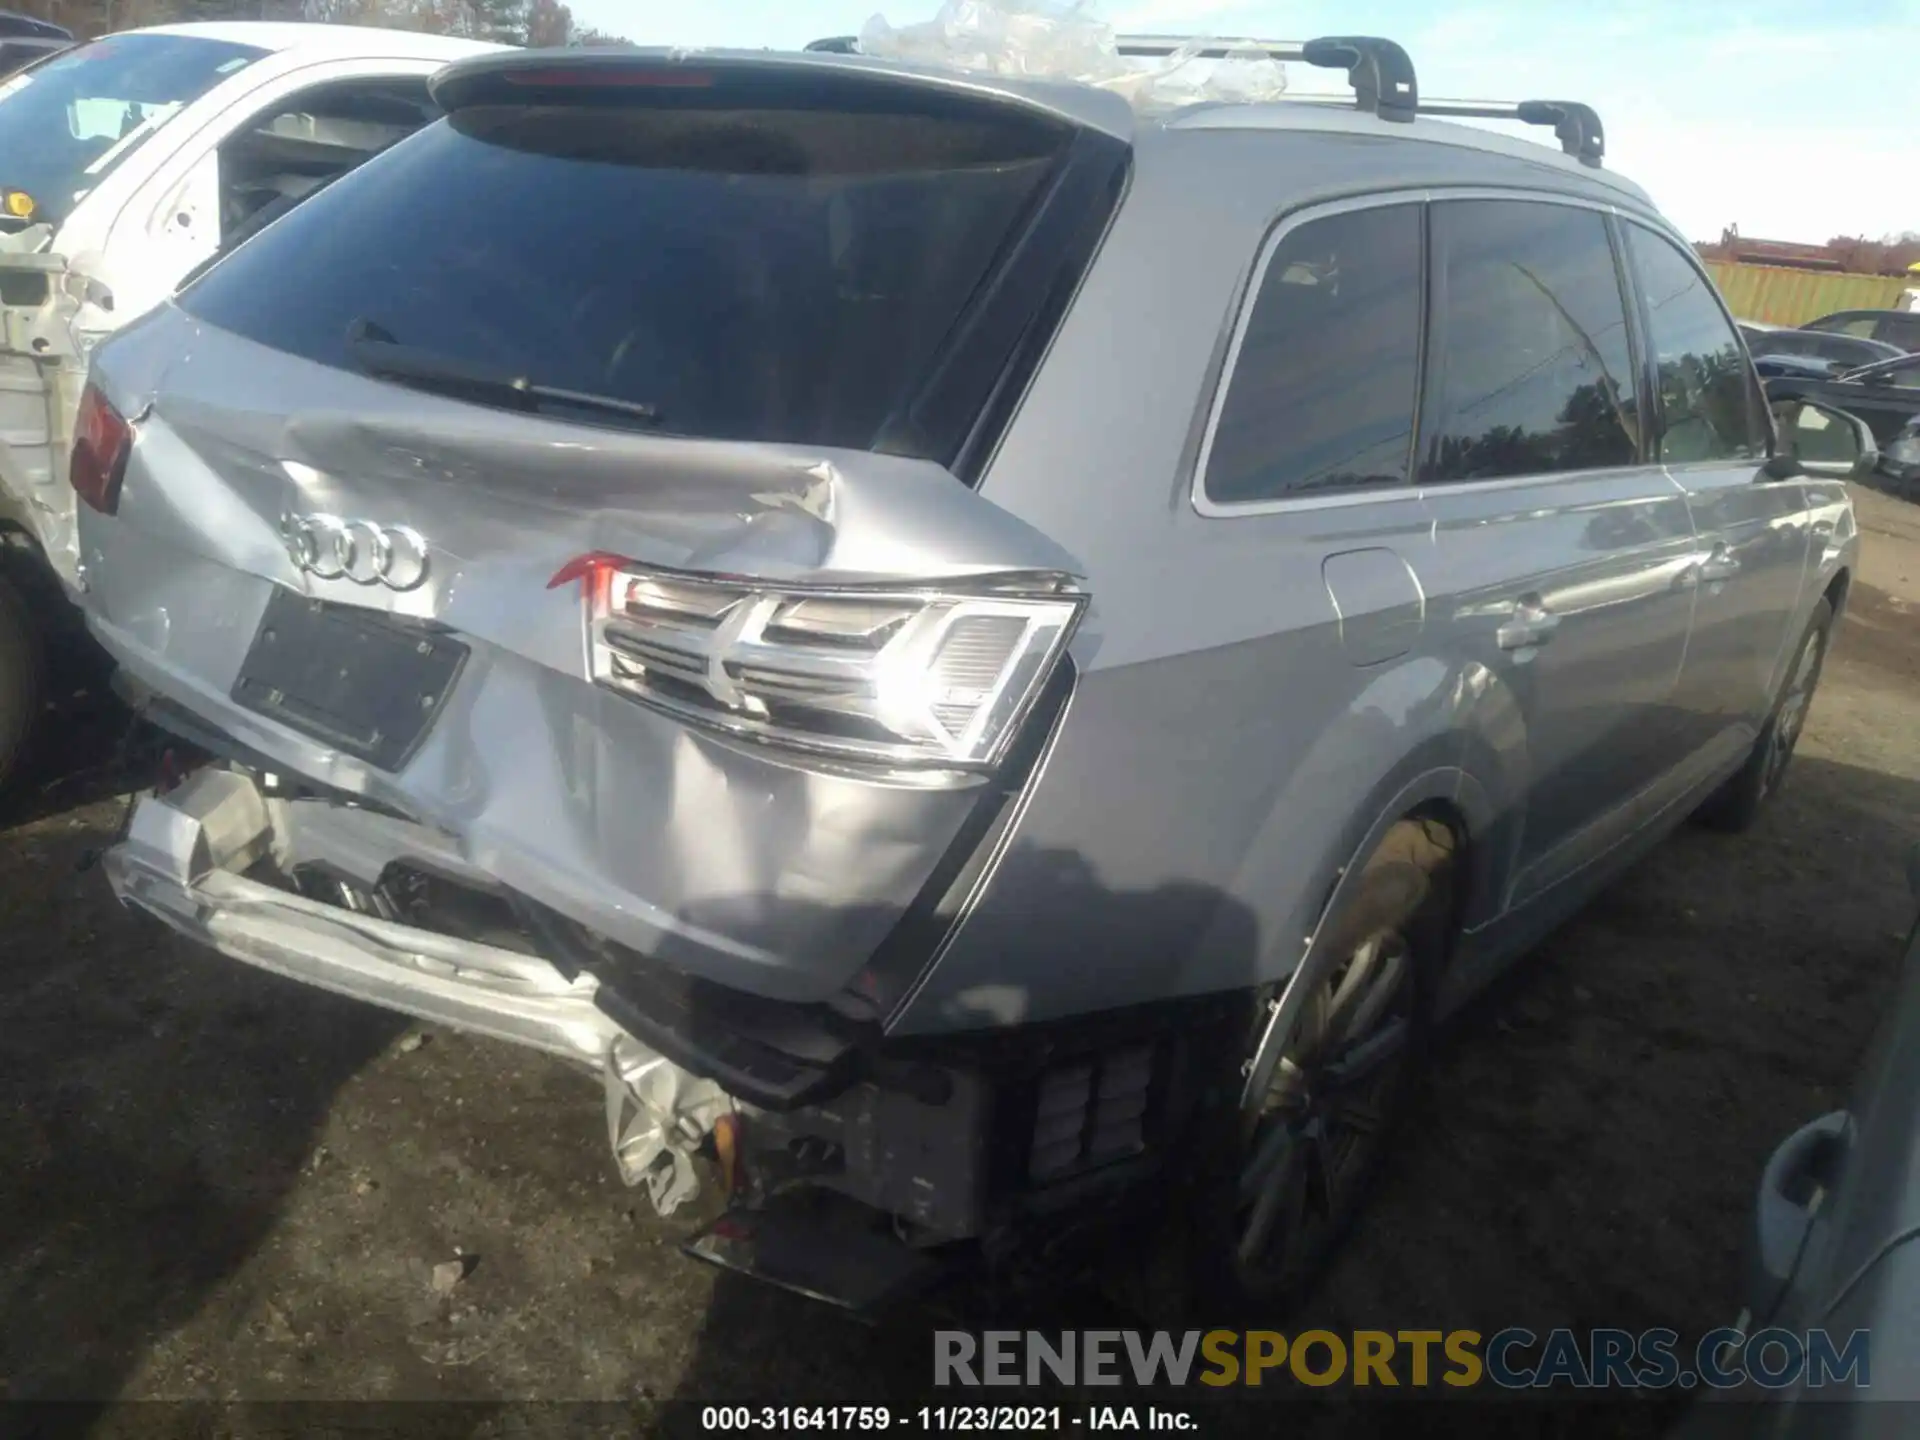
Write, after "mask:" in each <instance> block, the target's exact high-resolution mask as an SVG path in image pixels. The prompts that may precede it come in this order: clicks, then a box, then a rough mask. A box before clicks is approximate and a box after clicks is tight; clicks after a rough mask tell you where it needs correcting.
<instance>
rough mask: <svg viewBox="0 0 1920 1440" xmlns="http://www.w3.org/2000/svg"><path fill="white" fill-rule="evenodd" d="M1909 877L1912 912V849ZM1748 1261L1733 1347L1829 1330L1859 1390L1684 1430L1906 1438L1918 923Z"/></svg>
mask: <svg viewBox="0 0 1920 1440" xmlns="http://www.w3.org/2000/svg"><path fill="white" fill-rule="evenodd" d="M1908 874H1909V877H1910V881H1911V884H1912V888H1913V895H1914V899H1915V901H1916V902H1920V848H1916V849H1915V850H1914V852H1913V854H1912V855H1911V857H1910V858H1909V863H1908ZM1747 1262H1748V1263H1747V1274H1748V1278H1747V1291H1746V1295H1745V1296H1744V1297H1743V1299H1744V1301H1745V1305H1744V1308H1743V1309H1742V1310H1741V1312H1740V1315H1739V1318H1738V1319H1737V1320H1736V1321H1735V1322H1734V1325H1733V1329H1734V1330H1735V1331H1737V1332H1738V1333H1739V1334H1740V1336H1742V1337H1743V1338H1745V1337H1752V1336H1756V1335H1758V1334H1760V1332H1762V1331H1764V1330H1768V1329H1773V1328H1777V1329H1780V1330H1783V1331H1789V1332H1793V1333H1794V1334H1797V1335H1800V1336H1805V1335H1806V1334H1807V1333H1808V1332H1809V1331H1825V1332H1826V1334H1827V1336H1828V1337H1830V1341H1831V1344H1832V1348H1833V1350H1834V1351H1835V1352H1837V1353H1841V1354H1843V1355H1845V1352H1846V1348H1847V1347H1848V1346H1850V1345H1852V1346H1853V1347H1854V1353H1853V1354H1852V1355H1846V1356H1845V1358H1847V1359H1853V1358H1855V1357H1856V1356H1857V1357H1858V1358H1859V1359H1860V1362H1861V1368H1860V1371H1859V1372H1858V1373H1856V1374H1854V1376H1853V1379H1854V1381H1855V1383H1854V1384H1827V1385H1824V1386H1821V1387H1819V1388H1811V1387H1809V1386H1807V1385H1806V1384H1805V1383H1804V1382H1802V1383H1797V1384H1795V1385H1794V1386H1793V1387H1792V1388H1790V1389H1786V1390H1780V1391H1763V1390H1760V1389H1759V1388H1758V1387H1753V1388H1748V1389H1741V1390H1732V1391H1728V1392H1726V1393H1725V1394H1724V1395H1721V1396H1715V1397H1714V1400H1716V1401H1733V1402H1735V1403H1734V1404H1732V1405H1728V1404H1724V1403H1711V1402H1709V1403H1707V1404H1704V1405H1702V1406H1700V1407H1697V1408H1696V1410H1695V1412H1694V1413H1693V1414H1692V1415H1691V1416H1690V1417H1689V1424H1688V1425H1687V1426H1686V1427H1684V1433H1685V1435H1686V1436H1687V1437H1688V1440H1707V1437H1726V1440H1734V1437H1737V1436H1752V1437H1761V1436H1764V1437H1768V1440H1828V1437H1833V1440H1867V1437H1880V1436H1884V1437H1887V1440H1893V1437H1898V1436H1907V1435H1911V1434H1913V1433H1914V1427H1913V1413H1914V1410H1915V1407H1916V1406H1920V918H1917V919H1916V922H1915V925H1914V929H1913V931H1912V933H1911V934H1910V935H1909V937H1908V939H1907V943H1906V947H1905V953H1904V959H1903V962H1902V966H1901V977H1900V981H1899V984H1898V986H1897V988H1896V990H1895V992H1894V996H1893V1002H1892V1005H1891V1007H1890V1008H1889V1009H1888V1010H1887V1012H1886V1015H1885V1018H1884V1019H1883V1020H1882V1021H1881V1024H1880V1027H1879V1030H1878V1032H1877V1034H1876V1036H1875V1038H1874V1040H1873V1043H1872V1045H1871V1046H1870V1047H1869V1049H1868V1051H1867V1054H1866V1057H1865V1059H1864V1062H1863V1063H1862V1065H1861V1067H1860V1071H1859V1078H1858V1080H1857V1081H1856V1083H1855V1085H1854V1091H1853V1094H1852V1096H1851V1097H1850V1098H1849V1099H1848V1101H1847V1103H1846V1105H1845V1106H1844V1107H1843V1108H1841V1109H1838V1110H1835V1111H1833V1112H1831V1113H1830V1114H1826V1115H1822V1116H1821V1117H1820V1118H1819V1119H1817V1120H1811V1121H1809V1122H1808V1123H1807V1124H1805V1125H1803V1126H1801V1127H1800V1128H1799V1129H1798V1130H1796V1131H1794V1133H1793V1134H1792V1135H1790V1136H1788V1137H1787V1138H1786V1139H1785V1140H1784V1141H1782V1142H1781V1144H1780V1146H1779V1148H1778V1149H1776V1150H1775V1151H1774V1152H1773V1155H1772V1156H1771V1157H1770V1158H1769V1159H1768V1161H1767V1165H1766V1169H1765V1172H1764V1173H1763V1174H1762V1176H1761V1178H1760V1190H1759V1196H1758V1200H1757V1202H1756V1204H1755V1206H1754V1212H1753V1217H1752V1229H1751V1231H1750V1233H1749V1236H1748V1242H1747ZM1860 1337H1864V1338H1860ZM1733 1343H1735V1344H1738V1343H1740V1342H1738V1341H1736V1342H1733ZM1814 1373H1816V1374H1818V1373H1821V1372H1820V1371H1819V1370H1818V1369H1816V1370H1815V1372H1814ZM1861 1381H1864V1382H1865V1384H1864V1386H1861V1385H1860V1384H1859V1383H1858V1382H1861ZM1756 1402H1764V1403H1756ZM1846 1402H1851V1403H1846Z"/></svg>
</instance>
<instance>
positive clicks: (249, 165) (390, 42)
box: [0, 23, 500, 780]
mask: <svg viewBox="0 0 1920 1440" xmlns="http://www.w3.org/2000/svg"><path fill="white" fill-rule="evenodd" d="M498 48H500V47H498V46H494V45H487V44H483V43H481V42H478V41H472V40H458V39H451V38H448V37H446V36H436V35H417V34H410V33H406V32H401V31H389V30H373V29H365V28H360V27H355V26H346V25H293V24H287V25H280V24H247V23H234V24H218V25H173V26H162V27H158V28H155V29H150V30H134V31H128V32H125V33H123V34H118V35H110V36H107V37H105V38H104V39H100V40H96V41H94V42H93V43H92V44H89V45H84V46H81V47H79V48H77V49H75V50H72V51H70V52H69V53H67V54H64V55H61V56H59V57H57V58H55V59H52V60H49V61H46V62H44V63H42V64H39V65H36V66H33V67H31V68H30V69H28V70H26V71H24V72H23V73H21V74H19V75H16V76H14V77H12V78H10V79H7V80H3V81H0V559H5V560H8V561H17V560H19V559H21V558H22V557H23V556H25V557H26V558H28V559H32V558H35V557H38V558H43V559H44V560H45V562H46V563H47V564H48V565H49V566H51V568H52V570H53V572H54V573H55V574H56V575H58V577H59V578H60V580H61V581H62V582H64V584H65V586H66V587H67V589H68V590H69V591H74V590H77V589H78V588H80V587H81V586H83V585H84V583H85V579H84V576H83V575H82V574H81V572H80V569H79V565H78V553H77V551H76V549H75V544H74V525H73V506H74V496H73V491H72V490H71V489H70V488H69V487H68V485H67V477H66V457H67V455H68V453H69V451H70V450H71V449H72V438H73V429H74V425H75V423H76V415H77V411H78V407H79V401H80V391H81V387H82V383H83V381H84V379H85V376H86V367H87V357H88V355H89V353H90V352H91V351H92V349H93V347H94V345H95V344H96V343H98V341H99V340H100V339H101V338H102V337H103V336H105V335H106V334H108V333H110V332H111V331H113V330H115V329H117V328H118V327H120V326H121V325H124V324H126V323H127V322H128V321H129V320H131V319H133V318H135V317H137V316H139V315H140V314H142V313H144V312H145V311H147V310H149V309H151V308H152V307H153V306H154V305H155V304H157V303H159V302H160V301H161V300H163V299H165V298H166V297H167V296H168V295H169V294H171V293H172V292H173V290H174V289H175V287H176V286H177V285H178V284H179V283H180V281H181V280H182V279H183V278H184V277H185V276H186V275H187V274H188V273H189V272H191V271H192V270H194V269H195V268H196V267H197V266H200V265H201V264H202V263H204V262H206V261H207V260H209V259H211V258H212V257H213V256H214V255H215V254H217V253H218V252H220V251H221V250H222V249H223V248H225V247H228V246H231V245H232V244H233V243H234V242H235V241H237V240H238V239H241V238H244V236H245V235H247V234H248V233H250V232H251V231H253V230H255V229H258V228H260V226H261V225H262V224H264V223H266V222H267V221H269V220H271V219H272V218H274V217H275V216H277V215H278V214H279V213H281V212H282V211H283V210H285V209H286V208H288V207H289V206H291V205H292V204H294V203H297V202H298V201H299V200H300V199H301V198H302V197H304V196H305V195H307V194H309V193H311V192H312V191H313V190H314V189H315V188H317V187H318V186H321V185H324V184H325V183H327V181H329V180H331V179H332V178H334V177H335V176H337V175H340V174H343V173H345V172H346V171H348V170H350V169H352V168H353V167H354V166H355V165H357V164H359V163H360V162H361V161H362V160H365V159H366V158H367V157H368V156H370V155H373V154H376V153H378V152H379V151H381V150H384V149H385V148H386V147H387V146H389V145H391V144H393V143H394V142H395V141H398V140H400V139H403V138H404V137H405V136H407V135H409V134H411V133H412V132H413V131H415V130H417V129H419V128H420V127H421V126H422V125H424V124H426V123H427V122H429V121H430V120H432V119H434V118H436V117H437V116H438V114H439V111H438V109H437V107H436V106H435V105H434V103H433V101H432V99H431V98H430V96H429V95H428V93H427V80H428V78H429V77H430V76H431V75H433V74H434V73H435V72H436V71H437V70H439V69H440V68H441V67H442V66H444V65H446V64H447V63H448V62H449V61H453V60H457V59H461V58H463V57H465V56H470V55H476V54H480V53H482V52H485V51H488V50H495V49H498ZM287 279H288V282H289V283H290V284H297V283H298V279H299V277H297V276H288V277H287ZM34 569H35V567H32V566H28V567H25V569H24V573H25V575H26V578H27V581H28V584H27V589H28V591H29V592H31V589H32V586H31V583H30V582H31V579H32V578H33V572H34ZM22 574H23V569H22V567H20V566H18V565H9V566H8V568H7V569H5V570H4V571H0V780H4V779H5V777H6V775H7V772H8V771H9V770H10V769H11V768H12V764H13V761H14V758H15V757H16V755H17V754H18V752H19V750H20V748H21V746H22V744H23V743H24V739H25V736H26V733H27V730H28V728H29V727H30V725H31V722H32V720H33V719H34V717H35V715H36V714H37V713H38V710H39V700H38V692H39V675H40V673H41V670H40V660H41V655H40V651H41V646H40V644H39V641H38V639H37V634H36V632H37V628H38V627H37V625H36V622H35V620H34V618H33V610H34V606H33V605H32V604H30V603H29V602H28V601H27V600H26V599H24V598H23V597H22V593H21V588H20V582H21V579H22ZM10 577H11V578H10ZM49 588H51V587H49Z"/></svg>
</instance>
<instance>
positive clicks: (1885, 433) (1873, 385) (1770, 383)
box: [1761, 355, 1920, 494]
mask: <svg viewBox="0 0 1920 1440" xmlns="http://www.w3.org/2000/svg"><path fill="white" fill-rule="evenodd" d="M1761 363H1764V362H1761ZM1767 390H1768V393H1769V394H1770V395H1774V396H1777V397H1780V398H1787V397H1797V398H1801V399H1806V400H1812V401H1816V402H1818V403H1819V404H1822V405H1828V406H1833V407H1836V408H1838V409H1842V410H1845V411H1847V412H1848V413H1849V414H1852V415H1855V416H1858V417H1859V418H1860V419H1861V420H1863V421H1865V422H1866V423H1867V425H1868V426H1869V427H1870V428H1871V429H1872V431H1873V436H1874V443H1875V445H1876V447H1877V448H1878V450H1879V459H1878V462H1877V468H1878V473H1879V474H1880V475H1881V476H1883V477H1885V478H1886V479H1888V480H1890V481H1892V482H1894V488H1895V489H1897V490H1899V491H1900V492H1901V493H1903V494H1904V493H1911V491H1912V489H1913V487H1914V485H1915V484H1916V482H1920V443H1917V440H1920V429H1917V428H1916V425H1915V421H1916V418H1920V355H1903V356H1901V357H1899V358H1898V359H1895V360H1883V361H1881V362H1879V363H1878V364H1874V365H1868V366H1865V367H1864V368H1862V369H1859V370H1848V371H1845V372H1843V373H1841V374H1827V375H1810V374H1809V375H1801V376H1798V377H1795V376H1793V375H1792V374H1791V373H1789V372H1785V371H1775V373H1774V374H1772V375H1770V376H1769V377H1768V380H1767Z"/></svg>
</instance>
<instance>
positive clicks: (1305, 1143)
mask: <svg viewBox="0 0 1920 1440" xmlns="http://www.w3.org/2000/svg"><path fill="white" fill-rule="evenodd" d="M1415 978H1416V977H1415V957H1414V953H1413V950H1412V947H1411V945H1410V943H1409V941H1408V939H1407V936H1406V935H1405V934H1404V933H1403V932H1402V931H1401V930H1399V929H1397V928H1389V929H1381V930H1377V931H1375V932H1374V933H1372V934H1370V935H1368V936H1367V937H1365V938H1364V939H1363V940H1362V941H1361V942H1360V943H1359V944H1358V945H1357V946H1355V947H1354V949H1353V951H1352V952H1351V953H1350V954H1349V955H1348V956H1347V957H1346V958H1345V959H1344V960H1343V961H1342V962H1341V963H1340V964H1338V965H1336V966H1335V967H1334V968H1333V971H1332V973H1331V974H1329V975H1328V976H1327V977H1326V978H1325V979H1324V980H1322V981H1320V982H1319V983H1318V984H1316V986H1315V987H1314V989H1313V991H1312V992H1311V993H1310V994H1309V995H1308V996H1307V997H1306V1000H1305V1003H1304V1004H1303V1005H1302V1006H1301V1008H1300V1011H1299V1013H1298V1016H1297V1018H1296V1019H1295V1021H1294V1028H1293V1032H1292V1034H1291V1035H1290V1036H1289V1038H1288V1040H1287V1042H1286V1046H1285V1048H1284V1050H1283V1051H1282V1053H1281V1058H1280V1060H1279V1062H1278V1064H1277V1065H1276V1066H1275V1068H1274V1073H1273V1078H1272V1080H1271V1082H1270V1083H1269V1085H1268V1087H1267V1091H1266V1094H1265V1095H1264V1096H1263V1097H1262V1100H1261V1102H1260V1103H1259V1104H1258V1105H1257V1106H1256V1107H1253V1108H1252V1109H1251V1110H1250V1112H1249V1113H1248V1114H1247V1115H1245V1116H1244V1117H1243V1120H1244V1121H1245V1129H1246V1130H1247V1132H1248V1135H1247V1143H1246V1149H1245V1152H1244V1153H1245V1155H1246V1157H1247V1158H1246V1161H1245V1164H1244V1165H1243V1167H1242V1169H1241V1173H1240V1183H1239V1192H1238V1208H1237V1211H1236V1216H1235V1225H1236V1239H1237V1244H1236V1252H1237V1259H1238V1262H1239V1265H1240V1267H1241V1269H1242V1271H1243V1272H1244V1273H1245V1274H1247V1276H1248V1277H1249V1278H1250V1279H1255V1278H1257V1279H1258V1280H1260V1281H1261V1282H1263V1283H1274V1282H1278V1283H1279V1284H1280V1285H1282V1286H1289V1287H1290V1286H1292V1285H1294V1284H1297V1283H1299V1282H1301V1281H1302V1280H1304V1279H1305V1278H1306V1277H1307V1275H1308V1274H1309V1273H1310V1272H1311V1270H1312V1268H1313V1267H1314V1265H1315V1264H1316V1263H1317V1261H1318V1259H1319V1258H1320V1256H1321V1255H1322V1254H1324V1253H1325V1251H1326V1248H1327V1246H1328V1245H1329V1244H1330V1243H1331V1241H1332V1240H1333V1239H1334V1238H1335V1236H1336V1235H1337V1234H1338V1231H1339V1228H1340V1225H1341V1222H1342V1220H1343V1219H1344V1218H1345V1216H1346V1215H1347V1214H1348V1213H1349V1211H1350V1209H1351V1206H1352V1204H1353V1202H1354V1199H1355V1196H1356V1192H1357V1190H1358V1188H1359V1186H1360V1184H1361V1182H1362V1181H1363V1180H1364V1178H1365V1176H1366V1174H1367V1172H1368V1171H1369V1170H1370V1169H1371V1168H1372V1165H1373V1161H1374V1158H1375V1156H1376V1155H1377V1154H1378V1151H1379V1146H1380V1142H1381V1138H1382V1133H1383V1131H1384V1130H1385V1128H1386V1123H1387V1119H1388V1117H1389V1115H1390V1114H1391V1111H1392V1107H1393V1104H1394V1101H1395V1098H1396V1092H1397V1089H1398V1086H1399V1083H1400V1081H1401V1079H1402V1077H1403V1074H1404V1071H1405V1068H1406V1065H1407V1062H1408V1059H1409V1050H1410V1047H1409V1044H1408V1041H1409V1038H1410V1036H1411V1033H1412V1026H1413V1023H1414V1015H1415V1009H1414V1007H1415V1003H1416V986H1415Z"/></svg>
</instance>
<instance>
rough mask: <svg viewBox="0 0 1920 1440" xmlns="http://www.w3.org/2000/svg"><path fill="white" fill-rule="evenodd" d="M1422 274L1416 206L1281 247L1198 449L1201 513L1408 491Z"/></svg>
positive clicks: (1328, 225) (1326, 223) (1337, 218)
mask: <svg viewBox="0 0 1920 1440" xmlns="http://www.w3.org/2000/svg"><path fill="white" fill-rule="evenodd" d="M1420 274H1421V260H1420V211H1419V207H1418V206H1417V205H1413V204H1405V205H1386V206H1381V207H1379V208H1376V209H1368V210H1355V211H1349V212H1347V213H1346V214H1341V215H1328V216H1326V217H1324V218H1322V219H1318V220H1309V221H1307V222H1306V223H1305V224H1302V225H1300V226H1299V227H1297V228H1296V229H1294V230H1292V231H1290V232H1288V233H1287V234H1285V235H1284V236H1282V237H1281V239H1280V241H1279V243H1278V244H1277V245H1276V246H1275V247H1274V249H1273V252H1272V254H1271V256H1270V258H1269V259H1268V261H1267V264H1266V267H1265V270H1264V271H1263V272H1262V275H1261V280H1260V290H1259V293H1258V295H1257V296H1256V297H1255V299H1254V302H1253V308H1252V310H1251V312H1250V313H1249V314H1248V316H1247V319H1246V322H1245V328H1244V330H1243V331H1242V333H1241V335H1240V337H1239V341H1238V344H1237V346H1236V348H1235V352H1234V357H1233V366H1232V373H1231V376H1230V378H1229V380H1228V383H1227V393H1226V395H1225V397H1224V398H1223V399H1222V401H1221V404H1220V412H1219V416H1218V418H1217V419H1216V421H1215V423H1214V429H1213V434H1212V437H1211V439H1210V441H1209V443H1208V447H1207V453H1206V456H1205V460H1204V463H1205V467H1206V468H1205V482H1204V483H1205V487H1206V495H1207V498H1208V499H1210V500H1212V501H1214V502H1216V503H1219V504H1241V503H1247V502H1253V501H1260V500H1275V499H1281V498H1285V497H1287V496H1292V495H1304V494H1311V493H1313V492H1316V491H1323V490H1334V489H1342V488H1346V487H1351V486H1366V485H1396V484H1405V483H1406V481H1407V479H1408V464H1409V457H1410V450H1411V447H1412V443H1413V417H1414V389H1415V385H1416V382H1417V377H1418V374H1419V367H1420V304H1421V300H1420Z"/></svg>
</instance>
